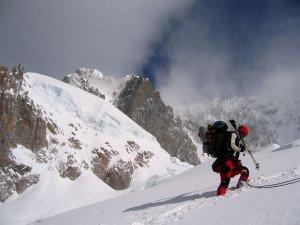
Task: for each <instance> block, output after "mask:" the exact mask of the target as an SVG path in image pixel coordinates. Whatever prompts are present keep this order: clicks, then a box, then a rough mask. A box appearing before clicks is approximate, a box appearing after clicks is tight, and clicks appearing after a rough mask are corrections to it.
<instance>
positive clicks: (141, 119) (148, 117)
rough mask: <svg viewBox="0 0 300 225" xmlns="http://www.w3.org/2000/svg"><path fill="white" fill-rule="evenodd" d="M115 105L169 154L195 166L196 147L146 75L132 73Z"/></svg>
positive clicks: (198, 161)
mask: <svg viewBox="0 0 300 225" xmlns="http://www.w3.org/2000/svg"><path fill="white" fill-rule="evenodd" d="M114 104H115V105H116V107H117V108H119V109H120V110H121V111H122V112H124V113H125V114H126V115H127V116H129V117H130V118H131V119H132V120H134V121H135V122H136V123H137V124H139V125H140V126H141V127H143V128H144V129H145V130H147V131H148V132H150V133H151V134H153V135H154V136H155V137H156V138H157V141H158V142H159V143H160V144H161V146H162V148H164V149H165V150H166V151H167V152H168V153H169V154H170V155H171V156H175V157H177V158H178V159H180V160H181V161H183V162H188V163H190V164H192V165H197V164H199V163H200V160H199V158H198V156H197V148H196V146H194V145H193V143H192V141H191V139H190V138H189V137H188V136H187V135H186V134H185V132H184V131H183V128H182V123H181V120H180V118H179V117H175V116H174V113H173V109H172V107H170V106H166V105H165V104H164V103H163V101H162V100H161V98H160V95H159V93H158V92H155V91H154V89H153V87H152V85H151V83H150V81H149V80H148V79H146V78H142V77H138V76H133V77H132V78H131V79H130V80H129V81H127V83H126V85H125V87H124V88H123V90H122V91H121V93H120V94H119V96H118V98H117V100H116V101H115V103H114Z"/></svg>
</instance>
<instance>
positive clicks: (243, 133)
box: [238, 125, 250, 137]
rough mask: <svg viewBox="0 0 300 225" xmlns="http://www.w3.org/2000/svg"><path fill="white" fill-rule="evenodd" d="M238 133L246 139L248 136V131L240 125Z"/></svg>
mask: <svg viewBox="0 0 300 225" xmlns="http://www.w3.org/2000/svg"><path fill="white" fill-rule="evenodd" d="M238 132H239V134H240V135H241V136H242V137H246V136H247V135H248V134H249V132H250V129H249V127H247V126H246V125H241V126H239V128H238Z"/></svg>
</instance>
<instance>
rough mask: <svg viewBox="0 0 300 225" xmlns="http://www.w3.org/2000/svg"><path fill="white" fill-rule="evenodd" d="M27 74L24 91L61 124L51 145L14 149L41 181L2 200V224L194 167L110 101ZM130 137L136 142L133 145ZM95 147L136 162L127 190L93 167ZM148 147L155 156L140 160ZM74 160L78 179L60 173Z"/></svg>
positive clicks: (50, 137) (46, 214) (113, 157)
mask: <svg viewBox="0 0 300 225" xmlns="http://www.w3.org/2000/svg"><path fill="white" fill-rule="evenodd" d="M24 79H25V80H24V82H23V83H24V86H23V88H24V91H27V92H28V95H29V98H30V99H31V100H32V101H33V102H34V104H35V105H37V106H38V107H39V108H41V111H42V112H43V117H45V118H48V119H49V120H51V121H53V122H54V123H55V124H56V125H57V129H56V133H57V134H53V133H51V132H49V133H48V134H47V139H48V141H49V147H48V148H47V149H43V151H40V152H41V154H40V155H37V154H35V153H34V152H33V151H31V150H29V149H26V148H24V147H23V146H18V147H17V148H16V149H12V154H13V156H14V158H15V161H17V162H19V163H20V164H24V165H28V166H30V167H32V171H31V172H32V173H35V174H39V176H40V181H39V182H38V183H37V184H36V185H33V186H31V187H29V188H28V189H27V190H26V191H25V192H23V193H22V194H21V195H18V194H17V193H15V194H14V195H13V196H11V197H10V198H9V199H8V200H7V201H5V202H4V203H2V204H0V224H1V225H2V224H27V223H29V222H32V221H34V220H37V219H39V218H44V217H49V216H51V215H55V214H58V213H62V212H65V211H68V210H71V209H74V208H78V207H82V206H84V205H87V204H91V203H95V202H98V201H103V200H106V199H109V198H113V197H116V196H119V195H122V194H125V193H126V192H129V191H131V190H135V189H139V190H142V189H144V188H147V187H148V186H152V185H154V184H155V183H157V182H161V181H162V180H164V179H166V178H168V177H170V176H173V175H175V174H178V173H180V172H183V171H185V170H187V169H189V168H191V166H190V165H188V164H187V163H181V162H180V161H179V160H178V159H176V158H172V157H170V155H169V154H168V153H167V152H166V151H165V150H164V149H162V148H161V147H160V145H159V143H158V142H157V141H156V139H155V138H154V137H153V136H152V135H151V134H149V133H148V132H146V131H145V130H143V129H142V128H141V127H140V126H138V125H137V124H136V123H135V122H133V121H132V120H131V119H130V118H128V117H127V116H126V115H125V114H123V113H122V112H121V111H119V110H118V109H117V108H116V107H114V106H113V105H112V104H111V103H109V102H108V101H105V100H103V99H101V98H99V97H97V96H94V95H92V94H89V93H88V92H86V91H83V90H81V89H79V88H77V87H74V86H72V85H69V84H65V83H63V82H61V81H58V80H56V79H53V78H50V77H47V76H43V75H40V74H34V73H26V74H25V78H24ZM70 139H71V140H76V142H75V141H74V143H73V142H70ZM53 140H55V141H53ZM77 141H78V142H77ZM129 141H130V142H132V143H135V146H134V147H130V146H129ZM73 145H77V147H76V146H75V147H74V146H73ZM95 149H99V151H100V150H101V149H106V150H107V151H108V152H110V153H112V155H111V160H110V162H109V165H108V167H113V166H114V165H115V164H116V163H118V162H119V161H120V160H123V161H125V162H130V163H131V164H130V165H132V166H133V168H134V169H133V174H132V180H131V182H130V186H129V188H128V189H127V190H125V191H115V190H114V189H112V188H111V187H109V186H108V185H107V184H106V183H104V182H103V181H102V180H101V179H100V178H98V177H97V176H96V175H95V174H94V173H93V172H92V170H91V168H92V166H93V165H92V160H93V157H95V154H94V153H93V152H94V150H95ZM144 152H150V153H151V154H150V156H151V157H149V158H147V159H145V160H144V161H142V162H140V163H137V162H136V159H137V157H138V156H139V154H142V153H144ZM70 159H72V163H70V162H69V160H70ZM68 164H69V165H71V166H72V167H76V168H77V169H78V170H79V171H80V176H79V177H78V178H77V179H75V180H74V181H73V180H70V179H69V178H67V177H65V178H62V176H61V174H60V170H61V168H62V167H63V166H64V165H68ZM108 169H109V168H108Z"/></svg>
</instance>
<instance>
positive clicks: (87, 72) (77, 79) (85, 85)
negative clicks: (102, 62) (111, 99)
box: [63, 68, 105, 99]
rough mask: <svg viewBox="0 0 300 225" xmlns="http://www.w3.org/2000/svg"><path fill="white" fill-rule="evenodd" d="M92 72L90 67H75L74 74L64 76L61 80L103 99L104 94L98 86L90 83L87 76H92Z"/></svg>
mask: <svg viewBox="0 0 300 225" xmlns="http://www.w3.org/2000/svg"><path fill="white" fill-rule="evenodd" d="M94 72H95V70H92V69H84V68H81V69H77V70H76V72H75V74H71V75H68V76H65V77H64V79H63V82H65V83H67V84H71V85H74V86H76V87H79V88H81V89H83V90H85V91H87V92H89V93H91V94H93V95H96V96H98V97H100V98H103V99H105V95H104V94H102V93H101V92H100V90H99V89H98V88H95V87H93V86H92V85H91V84H90V81H89V79H88V78H89V77H90V76H92V74H93V73H94Z"/></svg>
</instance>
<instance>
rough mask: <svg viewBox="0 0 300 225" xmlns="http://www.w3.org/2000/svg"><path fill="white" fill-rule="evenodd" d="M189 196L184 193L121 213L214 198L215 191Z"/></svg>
mask: <svg viewBox="0 0 300 225" xmlns="http://www.w3.org/2000/svg"><path fill="white" fill-rule="evenodd" d="M190 194H191V193H186V194H182V195H178V196H176V197H173V198H167V199H165V200H161V201H158V202H151V203H146V204H143V205H139V206H135V207H132V208H128V209H126V210H125V211H123V212H130V211H138V210H143V209H148V208H152V207H157V206H161V205H168V204H176V203H182V202H186V201H190V200H196V199H200V198H210V197H215V196H216V191H208V192H204V193H202V194H193V195H190Z"/></svg>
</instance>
